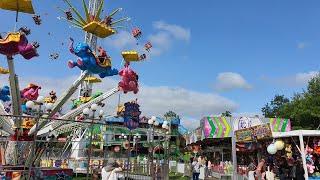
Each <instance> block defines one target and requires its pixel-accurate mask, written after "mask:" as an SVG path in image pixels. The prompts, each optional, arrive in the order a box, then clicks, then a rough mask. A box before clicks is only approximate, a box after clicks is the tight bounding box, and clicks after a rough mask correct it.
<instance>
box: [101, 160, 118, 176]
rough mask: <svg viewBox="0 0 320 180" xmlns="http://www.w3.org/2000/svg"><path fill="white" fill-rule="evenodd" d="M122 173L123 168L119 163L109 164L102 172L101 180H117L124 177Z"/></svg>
mask: <svg viewBox="0 0 320 180" xmlns="http://www.w3.org/2000/svg"><path fill="white" fill-rule="evenodd" d="M121 171H122V167H121V164H120V163H119V162H111V163H108V164H107V165H106V166H105V167H103V168H102V170H101V178H102V180H116V179H118V178H121V177H122V175H121V174H119V172H121Z"/></svg>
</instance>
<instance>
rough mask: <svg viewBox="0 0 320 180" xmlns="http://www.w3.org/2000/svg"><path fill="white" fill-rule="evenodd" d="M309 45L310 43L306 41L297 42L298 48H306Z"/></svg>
mask: <svg viewBox="0 0 320 180" xmlns="http://www.w3.org/2000/svg"><path fill="white" fill-rule="evenodd" d="M307 46H308V43H306V42H299V43H298V44H297V48H298V49H304V48H306V47H307Z"/></svg>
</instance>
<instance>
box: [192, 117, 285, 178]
mask: <svg viewBox="0 0 320 180" xmlns="http://www.w3.org/2000/svg"><path fill="white" fill-rule="evenodd" d="M256 126H257V127H259V128H257V131H256V132H257V133H260V134H261V135H259V138H260V136H261V139H264V140H265V141H268V142H272V140H273V139H272V132H286V131H290V130H291V123H290V120H289V119H281V118H277V119H274V118H259V117H217V116H208V117H204V118H202V119H201V123H200V128H198V129H196V130H195V131H193V132H192V133H190V134H189V136H188V139H189V141H188V146H189V149H190V150H191V151H192V152H197V153H196V154H194V155H197V156H202V157H204V158H205V159H206V160H207V162H206V163H205V165H206V167H207V170H206V171H205V170H204V169H205V168H203V170H201V173H200V178H202V179H203V178H204V177H205V176H211V177H214V178H218V179H231V178H232V176H233V175H235V174H234V173H233V172H237V171H238V173H237V177H247V174H248V171H247V169H248V165H249V164H250V163H248V162H250V160H253V161H254V164H255V166H257V165H258V159H260V156H261V155H258V156H257V154H259V153H258V152H260V150H261V148H262V147H263V145H264V144H263V143H260V144H259V143H257V142H255V141H251V140H249V139H246V140H245V141H242V140H238V141H237V142H236V144H235V146H234V148H232V146H231V145H232V142H233V141H232V139H233V138H234V139H236V136H233V134H234V133H233V132H238V134H239V136H238V138H240V139H241V138H245V137H242V136H250V137H251V135H252V134H250V130H252V127H256ZM199 129H200V130H199ZM246 129H249V130H248V131H246ZM241 133H242V134H241ZM264 133H266V134H264ZM259 140H260V139H259ZM265 143H267V142H265ZM264 146H265V145H264ZM235 161H237V162H238V163H233V162H235ZM234 169H237V171H234Z"/></svg>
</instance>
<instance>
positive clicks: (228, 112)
mask: <svg viewBox="0 0 320 180" xmlns="http://www.w3.org/2000/svg"><path fill="white" fill-rule="evenodd" d="M221 116H222V117H231V116H232V113H231V112H230V111H226V112H223V113H221Z"/></svg>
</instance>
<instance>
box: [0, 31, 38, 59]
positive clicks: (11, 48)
mask: <svg viewBox="0 0 320 180" xmlns="http://www.w3.org/2000/svg"><path fill="white" fill-rule="evenodd" d="M0 54H4V55H6V56H13V55H16V54H21V55H22V56H23V57H24V58H25V59H31V58H33V57H35V56H38V53H37V50H36V47H34V46H33V45H32V44H29V43H28V39H27V37H26V35H25V34H21V33H20V32H10V33H9V34H8V35H7V36H6V37H5V38H4V39H0Z"/></svg>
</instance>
